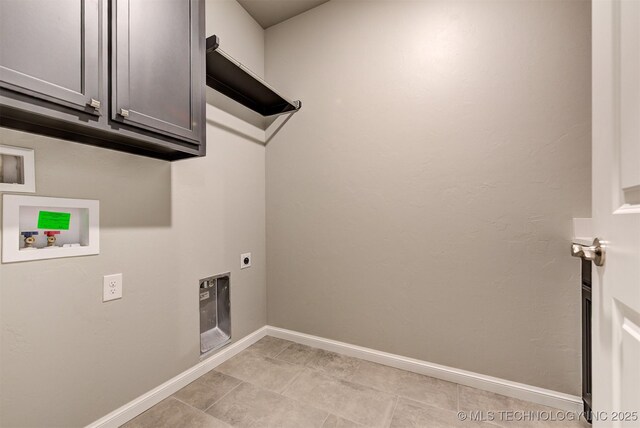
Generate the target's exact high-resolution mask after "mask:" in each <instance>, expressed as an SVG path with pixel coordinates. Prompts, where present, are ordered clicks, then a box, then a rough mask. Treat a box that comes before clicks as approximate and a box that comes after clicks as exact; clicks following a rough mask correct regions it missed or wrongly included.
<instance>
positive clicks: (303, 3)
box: [238, 0, 329, 28]
mask: <svg viewBox="0 0 640 428" xmlns="http://www.w3.org/2000/svg"><path fill="white" fill-rule="evenodd" d="M328 1H329V0H238V3H240V4H241V5H242V7H244V8H245V10H246V11H247V12H249V15H251V16H252V17H253V19H255V20H256V21H257V22H258V24H260V25H262V28H268V27H271V26H272V25H276V24H278V23H280V22H282V21H285V20H287V19H289V18H291V17H294V16H296V15H299V14H301V13H302V12H306V11H308V10H309V9H313V8H314V7H316V6H319V5H321V4H322V3H326V2H328Z"/></svg>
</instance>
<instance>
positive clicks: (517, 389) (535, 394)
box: [266, 326, 582, 412]
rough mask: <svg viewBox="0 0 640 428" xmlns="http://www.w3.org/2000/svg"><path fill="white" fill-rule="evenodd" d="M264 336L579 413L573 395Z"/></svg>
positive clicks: (319, 342) (317, 342) (280, 332)
mask: <svg viewBox="0 0 640 428" xmlns="http://www.w3.org/2000/svg"><path fill="white" fill-rule="evenodd" d="M266 334H267V335H268V336H274V337H278V338H280V339H286V340H290V341H292V342H296V343H300V344H303V345H308V346H313V347H315V348H320V349H324V350H326V351H332V352H337V353H340V354H344V355H348V356H350V357H356V358H360V359H363V360H367V361H372V362H374V363H379V364H384V365H387V366H391V367H396V368H398V369H402V370H407V371H410V372H414V373H420V374H423V375H427V376H431V377H435V378H437V379H442V380H447V381H449V382H454V383H458V384H460V385H466V386H471V387H473V388H478V389H483V390H485V391H490V392H494V393H496V394H501V395H506V396H508V397H513V398H517V399H520V400H526V401H531V402H533V403H537V404H542V405H544V406H549V407H554V408H556V409H561V410H565V411H572V412H581V411H582V399H581V398H580V397H577V396H575V395H569V394H564V393H561V392H556V391H552V390H549V389H544V388H539V387H536V386H531V385H526V384H523V383H518V382H512V381H510V380H505V379H500V378H496V377H492V376H487V375H483V374H479V373H474V372H470V371H466V370H461V369H456V368H452V367H447V366H443V365H440V364H434V363H429V362H427V361H421V360H416V359H413V358H407V357H403V356H401V355H395V354H389V353H387V352H381V351H376V350H374V349H369V348H364V347H362V346H356V345H350V344H348V343H344V342H338V341H336V340H330V339H324V338H322V337H318V336H312V335H309V334H304V333H298V332H296V331H291V330H286V329H283V328H278V327H271V326H267V327H266Z"/></svg>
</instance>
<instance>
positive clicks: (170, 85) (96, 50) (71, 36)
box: [0, 0, 206, 160]
mask: <svg viewBox="0 0 640 428" xmlns="http://www.w3.org/2000/svg"><path fill="white" fill-rule="evenodd" d="M0 40H2V42H1V43H0V125H1V126H5V127H11V128H15V129H21V130H25V131H28V132H33V133H38V134H44V135H50V136H54V137H58V138H64V139H68V140H72V141H77V142H82V143H87V144H92V145H97V146H100V147H106V148H110V149H116V150H122V151H127V152H131V153H136V154H140V155H144V156H150V157H156V158H161V159H167V160H175V159H182V158H186V157H193V156H203V155H204V154H205V97H206V93H205V88H206V84H205V37H204V0H163V1H157V0H56V1H55V2H52V1H51V0H29V1H24V0H0ZM109 53H110V55H111V57H110V58H109ZM109 63H110V65H109ZM109 67H110V68H109Z"/></svg>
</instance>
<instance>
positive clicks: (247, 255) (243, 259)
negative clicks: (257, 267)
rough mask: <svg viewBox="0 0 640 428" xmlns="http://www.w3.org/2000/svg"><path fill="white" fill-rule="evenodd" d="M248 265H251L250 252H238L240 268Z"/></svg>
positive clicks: (248, 266)
mask: <svg viewBox="0 0 640 428" xmlns="http://www.w3.org/2000/svg"><path fill="white" fill-rule="evenodd" d="M247 259H248V260H247ZM250 267H251V253H244V254H240V269H246V268H250Z"/></svg>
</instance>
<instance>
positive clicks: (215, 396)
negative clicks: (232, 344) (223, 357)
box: [173, 370, 242, 410]
mask: <svg viewBox="0 0 640 428" xmlns="http://www.w3.org/2000/svg"><path fill="white" fill-rule="evenodd" d="M241 382H242V381H241V380H239V379H236V378H234V377H231V376H227V375H225V374H222V373H219V372H217V371H215V370H212V371H210V372H209V373H207V374H205V375H203V376H200V377H199V378H198V379H197V380H195V381H194V382H191V383H190V384H189V385H187V386H185V387H184V388H182V389H181V390H180V391H178V392H176V393H175V394H173V396H174V397H176V398H177V399H178V400H180V401H182V402H184V403H187V404H188V405H190V406H193V407H195V408H196V409H200V410H206V409H207V408H208V407H209V406H211V405H212V404H213V403H215V402H216V401H218V400H219V399H220V398H222V396H224V395H225V394H226V393H228V392H229V391H231V390H232V389H233V388H235V387H236V386H238V385H240V383H241Z"/></svg>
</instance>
